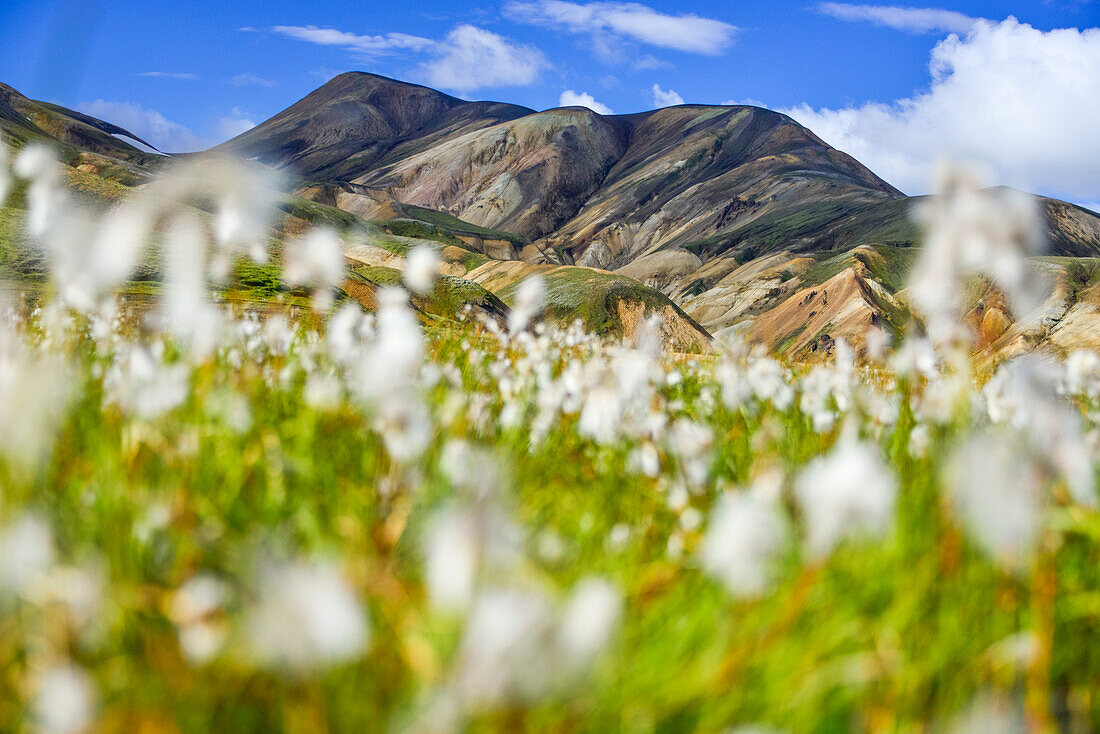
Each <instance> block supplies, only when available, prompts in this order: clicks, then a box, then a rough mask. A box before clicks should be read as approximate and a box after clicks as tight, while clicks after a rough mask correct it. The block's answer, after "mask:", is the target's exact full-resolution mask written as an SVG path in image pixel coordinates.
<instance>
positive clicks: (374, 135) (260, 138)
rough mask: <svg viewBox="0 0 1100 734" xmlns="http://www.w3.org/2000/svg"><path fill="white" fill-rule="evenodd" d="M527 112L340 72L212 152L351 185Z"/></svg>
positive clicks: (371, 76)
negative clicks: (425, 150)
mask: <svg viewBox="0 0 1100 734" xmlns="http://www.w3.org/2000/svg"><path fill="white" fill-rule="evenodd" d="M533 112H534V110H530V109H528V108H526V107H520V106H518V105H511V104H502V103H499V102H466V101H463V100H461V99H458V98H456V97H451V96H449V95H446V94H443V93H442V92H437V91H435V90H434V89H428V88H427V87H421V86H418V85H415V84H405V83H403V82H398V81H396V80H393V79H388V78H386V77H381V76H376V75H374V74H358V73H354V74H341V75H339V76H337V77H334V78H333V79H331V80H330V81H329V82H328V83H327V84H325V85H324V86H323V87H321V88H320V89H317V90H315V91H313V92H311V93H310V94H308V95H306V96H305V97H303V98H302V99H301V100H299V101H298V102H296V103H295V104H293V105H291V106H290V107H288V108H287V109H285V110H283V111H282V112H280V113H279V114H277V115H275V116H274V117H272V118H271V119H270V120H267V121H266V122H264V123H263V124H261V125H258V126H256V127H254V128H252V129H251V130H248V131H247V132H245V133H243V134H241V135H238V136H237V137H235V138H233V139H232V140H230V141H229V142H227V143H223V144H222V145H220V146H218V147H217V148H215V150H217V151H219V152H225V153H232V154H234V155H239V156H241V157H243V158H251V159H254V160H257V161H260V162H261V163H264V164H266V165H269V166H276V167H280V168H283V167H285V168H289V169H290V171H291V172H292V173H296V174H298V175H299V176H301V177H302V178H304V179H309V180H318V181H353V180H354V179H355V178H356V177H357V176H358V175H359V174H361V173H362V172H363V171H364V170H370V169H372V168H373V167H375V166H378V165H380V164H384V163H385V162H386V161H387V160H397V159H401V158H405V157H408V156H410V155H415V153H417V152H418V151H420V150H422V149H423V148H425V147H429V146H431V145H433V144H435V143H436V142H438V141H441V140H445V139H448V138H451V137H455V136H459V135H462V134H464V133H467V132H470V131H472V130H479V129H482V128H485V127H489V126H491V125H495V124H497V123H500V122H506V121H508V120H514V119H516V118H518V117H523V116H524V115H529V114H531V113H533Z"/></svg>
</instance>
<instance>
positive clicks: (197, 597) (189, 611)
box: [168, 574, 227, 665]
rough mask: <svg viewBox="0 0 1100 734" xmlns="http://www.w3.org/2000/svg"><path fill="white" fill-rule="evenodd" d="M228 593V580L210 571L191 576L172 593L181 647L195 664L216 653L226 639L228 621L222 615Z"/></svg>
mask: <svg viewBox="0 0 1100 734" xmlns="http://www.w3.org/2000/svg"><path fill="white" fill-rule="evenodd" d="M225 597H226V588H225V584H224V583H222V581H220V580H219V579H217V578H215V577H214V576H210V575H208V574H200V575H198V576H195V577H194V578H192V579H190V580H188V581H187V582H186V583H184V584H183V585H182V586H180V588H178V589H176V592H175V593H174V594H173V595H172V600H171V603H170V605H169V610H168V614H169V616H170V617H171V619H172V621H173V622H175V623H176V628H177V632H178V636H179V643H180V650H181V651H182V652H183V655H184V657H185V658H187V660H188V661H189V662H191V663H192V664H195V665H199V664H202V663H204V662H206V661H207V660H209V659H210V658H212V657H214V655H216V654H217V653H218V651H219V650H221V647H222V645H223V644H224V642H225V638H226V634H227V629H226V624H225V622H224V620H222V619H221V618H220V616H219V613H220V611H221V609H222V605H223V604H224V603H225Z"/></svg>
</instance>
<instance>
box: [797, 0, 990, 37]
mask: <svg viewBox="0 0 1100 734" xmlns="http://www.w3.org/2000/svg"><path fill="white" fill-rule="evenodd" d="M817 10H818V12H821V13H824V14H825V15H831V16H833V17H834V18H839V19H840V20H847V21H867V22H869V23H874V24H875V25H881V26H886V27H887V28H893V29H895V30H899V31H905V32H907V33H969V32H970V30H971V29H972V28H973V27H974V24H975V23H977V22H978V20H980V19H979V18H971V17H970V16H969V15H965V14H964V13H960V12H957V11H955V10H943V9H941V8H906V7H899V6H896V5H853V4H851V3H832V2H829V3H819V4H818V6H817Z"/></svg>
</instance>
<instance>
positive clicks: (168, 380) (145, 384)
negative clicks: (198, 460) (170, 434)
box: [104, 345, 191, 420]
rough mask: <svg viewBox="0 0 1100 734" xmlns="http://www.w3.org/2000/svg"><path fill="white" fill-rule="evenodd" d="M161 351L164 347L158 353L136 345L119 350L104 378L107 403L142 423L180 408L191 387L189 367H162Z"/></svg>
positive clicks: (173, 365) (174, 365) (183, 363)
mask: <svg viewBox="0 0 1100 734" xmlns="http://www.w3.org/2000/svg"><path fill="white" fill-rule="evenodd" d="M163 351H164V350H163V345H160V348H157V349H150V348H147V347H142V346H137V345H127V346H123V347H122V348H120V349H119V351H118V354H117V357H116V360H115V363H114V364H113V365H112V366H111V367H110V369H109V370H108V371H107V374H106V375H105V377H104V388H105V390H106V399H107V401H108V402H109V403H111V404H114V405H118V406H119V407H121V408H122V409H123V410H125V411H126V412H127V413H130V414H132V415H135V416H137V417H139V418H142V419H144V420H152V419H154V418H157V417H159V416H161V415H163V414H165V413H167V412H168V411H170V410H173V409H175V408H177V407H179V406H180V405H181V404H183V402H184V401H185V400H186V399H187V396H188V393H189V390H190V386H191V366H190V363H188V362H186V361H181V362H176V363H173V364H165V363H164V362H163V361H162V359H163Z"/></svg>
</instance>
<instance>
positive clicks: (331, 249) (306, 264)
mask: <svg viewBox="0 0 1100 734" xmlns="http://www.w3.org/2000/svg"><path fill="white" fill-rule="evenodd" d="M345 270H346V268H345V264H344V248H343V245H342V244H341V242H340V238H339V236H338V235H337V234H336V233H335V232H333V231H332V230H330V229H326V228H323V227H314V228H313V229H311V230H309V231H308V232H307V233H306V234H305V235H303V236H302V237H299V238H298V239H296V240H293V241H291V242H289V243H287V246H286V249H285V250H284V251H283V278H284V279H285V280H286V282H287V283H289V284H291V285H300V286H308V287H311V288H313V306H314V308H315V309H317V310H318V311H328V310H329V309H330V308H331V307H332V303H333V296H332V290H333V289H334V288H335V287H336V286H337V285H339V284H340V281H342V280H343V279H344V273H345Z"/></svg>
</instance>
